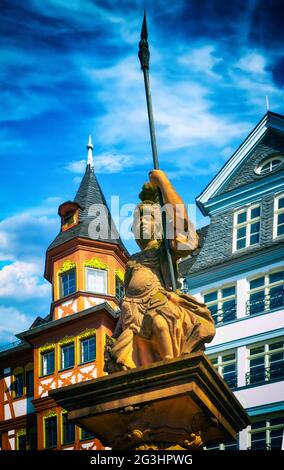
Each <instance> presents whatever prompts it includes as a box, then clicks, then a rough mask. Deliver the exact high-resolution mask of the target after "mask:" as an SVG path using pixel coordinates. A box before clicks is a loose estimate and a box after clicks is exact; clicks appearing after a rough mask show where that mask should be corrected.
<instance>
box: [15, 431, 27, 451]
mask: <svg viewBox="0 0 284 470" xmlns="http://www.w3.org/2000/svg"><path fill="white" fill-rule="evenodd" d="M17 450H27V435H26V434H20V435H19V436H17Z"/></svg>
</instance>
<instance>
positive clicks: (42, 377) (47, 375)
mask: <svg viewBox="0 0 284 470" xmlns="http://www.w3.org/2000/svg"><path fill="white" fill-rule="evenodd" d="M54 374H55V370H54V371H53V372H50V373H49V374H45V375H40V376H39V379H44V378H45V377H50V376H51V375H54Z"/></svg>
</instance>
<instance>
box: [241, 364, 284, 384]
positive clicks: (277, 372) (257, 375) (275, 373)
mask: <svg viewBox="0 0 284 470" xmlns="http://www.w3.org/2000/svg"><path fill="white" fill-rule="evenodd" d="M282 379H284V363H280V364H273V365H271V366H270V367H266V368H264V367H263V368H262V369H256V370H251V371H250V372H247V373H246V385H251V384H260V383H265V382H269V381H271V380H282Z"/></svg>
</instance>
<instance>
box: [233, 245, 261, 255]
mask: <svg viewBox="0 0 284 470" xmlns="http://www.w3.org/2000/svg"><path fill="white" fill-rule="evenodd" d="M259 246H260V243H254V245H248V246H245V247H244V248H239V249H238V250H237V249H234V250H233V251H232V254H233V255H235V254H236V253H243V252H244V251H247V250H249V249H252V248H255V247H259Z"/></svg>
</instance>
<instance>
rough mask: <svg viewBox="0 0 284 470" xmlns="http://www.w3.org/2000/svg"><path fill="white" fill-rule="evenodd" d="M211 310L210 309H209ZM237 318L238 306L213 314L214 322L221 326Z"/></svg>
mask: <svg viewBox="0 0 284 470" xmlns="http://www.w3.org/2000/svg"><path fill="white" fill-rule="evenodd" d="M209 310H210V308H209ZM236 316H237V305H236V304H234V305H231V306H230V307H227V308H222V309H220V310H217V312H213V313H212V317H213V320H214V322H215V325H219V324H221V323H227V322H229V321H233V320H235V319H236Z"/></svg>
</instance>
